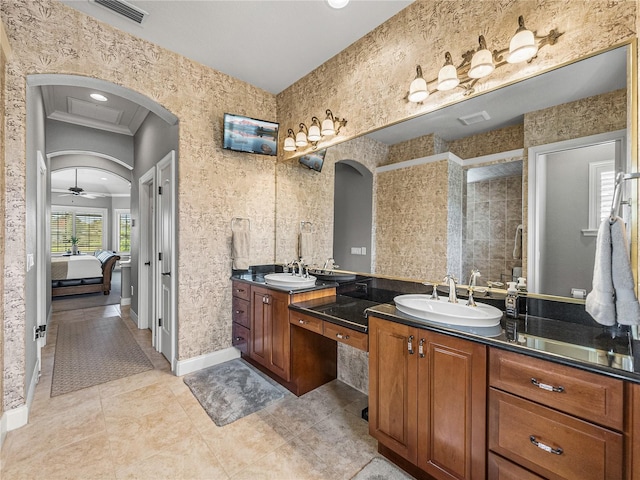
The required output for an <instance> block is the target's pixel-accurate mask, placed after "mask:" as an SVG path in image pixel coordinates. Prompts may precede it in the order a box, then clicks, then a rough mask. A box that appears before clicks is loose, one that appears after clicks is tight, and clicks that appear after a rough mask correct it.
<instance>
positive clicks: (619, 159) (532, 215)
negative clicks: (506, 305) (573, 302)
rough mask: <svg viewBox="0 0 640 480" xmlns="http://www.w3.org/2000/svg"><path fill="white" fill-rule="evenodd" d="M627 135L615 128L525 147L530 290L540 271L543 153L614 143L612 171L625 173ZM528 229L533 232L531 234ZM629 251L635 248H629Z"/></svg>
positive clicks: (534, 287)
mask: <svg viewBox="0 0 640 480" xmlns="http://www.w3.org/2000/svg"><path fill="white" fill-rule="evenodd" d="M628 138H629V136H628V132H627V130H615V131H612V132H606V133H599V134H596V135H589V136H586V137H580V138H573V139H570V140H563V141H560V142H554V143H549V144H546V145H537V146H535V147H530V148H529V149H528V151H527V160H528V164H529V165H528V170H527V182H528V185H529V188H528V193H527V209H528V218H527V272H526V277H527V285H528V288H529V291H530V292H533V293H540V276H539V275H538V274H537V272H538V271H539V267H540V265H539V264H540V251H539V249H540V243H541V239H540V237H541V235H542V229H541V228H540V224H541V223H542V215H543V212H544V207H545V206H544V205H543V204H541V203H540V201H539V199H541V198H544V190H545V188H546V184H545V182H544V181H543V176H544V173H545V168H546V156H547V155H551V154H553V153H558V152H561V151H566V150H575V149H578V148H584V147H590V146H595V145H599V144H603V143H612V142H615V144H616V158H615V170H616V172H620V171H625V172H626V171H628V170H629V168H630V160H629V157H628V153H627V152H629V151H630V150H629V148H628V144H627V142H628ZM623 187H624V184H623ZM623 192H624V190H623ZM626 196H628V195H626ZM622 198H625V196H623V197H622ZM629 230H631V229H629ZM531 232H535V233H534V234H532V233H531ZM628 233H629V232H628ZM632 251H634V250H633V249H632ZM523 273H524V272H523Z"/></svg>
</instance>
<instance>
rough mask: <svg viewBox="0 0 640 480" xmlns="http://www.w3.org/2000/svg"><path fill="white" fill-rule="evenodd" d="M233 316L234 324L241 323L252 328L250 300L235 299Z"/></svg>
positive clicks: (233, 301)
mask: <svg viewBox="0 0 640 480" xmlns="http://www.w3.org/2000/svg"><path fill="white" fill-rule="evenodd" d="M231 303H232V308H233V311H232V315H231V318H232V319H233V321H234V322H236V323H239V324H240V325H242V326H243V327H246V328H250V327H251V323H250V319H249V308H250V302H249V300H243V299H242V298H237V297H233V300H232V302H231Z"/></svg>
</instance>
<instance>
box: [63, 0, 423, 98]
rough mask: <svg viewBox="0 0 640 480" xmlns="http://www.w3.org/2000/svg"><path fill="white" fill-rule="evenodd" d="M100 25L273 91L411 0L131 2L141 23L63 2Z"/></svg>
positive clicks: (83, 2) (80, 0) (81, 0)
mask: <svg viewBox="0 0 640 480" xmlns="http://www.w3.org/2000/svg"><path fill="white" fill-rule="evenodd" d="M61 1H62V3H65V4H67V5H69V6H71V7H73V8H75V9H77V10H80V11H82V12H84V13H86V14H87V15H90V16H92V17H95V18H97V19H98V20H100V21H102V22H105V23H108V24H110V25H112V26H114V27H116V28H118V29H120V30H124V31H125V32H128V33H130V34H132V35H135V36H136V37H139V38H142V39H144V40H148V41H150V42H152V43H155V44H156V45H160V46H162V47H164V48H166V49H168V50H171V51H173V52H176V53H179V54H180V55H183V56H185V57H187V58H190V59H193V60H196V61H197V62H200V63H202V64H204V65H207V66H209V67H211V68H214V69H216V70H218V71H220V72H223V73H226V74H228V75H231V76H232V77H235V78H238V79H240V80H243V81H245V82H248V83H250V84H252V85H255V86H257V87H260V88H262V89H264V90H266V91H268V92H271V93H274V94H275V93H280V92H281V91H282V90H284V89H286V88H287V87H288V86H290V85H291V84H293V83H295V82H296V81H297V80H299V79H300V78H302V77H304V76H305V75H307V74H308V73H309V72H311V71H312V70H314V69H315V68H316V67H318V66H319V65H321V64H323V63H324V62H326V61H327V60H329V59H330V58H331V57H333V56H334V55H336V54H337V53H339V52H341V51H342V50H344V49H345V48H346V47H348V46H349V45H351V44H352V43H353V42H355V41H356V40H358V39H359V38H361V37H363V36H364V35H365V34H367V33H369V32H370V31H371V30H373V29H374V28H376V27H377V26H378V25H380V24H382V23H384V22H385V21H386V20H388V19H389V18H391V17H392V16H394V15H395V14H396V13H398V12H399V11H400V10H402V9H403V8H405V7H406V6H407V5H409V4H411V3H412V1H413V0H351V2H350V3H349V4H348V5H347V6H346V7H344V8H342V9H340V10H335V9H333V8H331V7H329V5H328V4H327V3H326V1H325V0H204V1H202V0H201V1H192V0H164V1H160V0H155V1H148V0H130V1H129V3H131V4H132V5H134V6H136V7H139V8H141V9H142V10H144V11H146V12H147V13H148V14H149V15H148V17H146V18H145V20H144V21H143V22H142V24H140V25H139V24H137V23H135V22H133V21H132V20H129V19H127V18H125V17H122V16H120V15H118V14H116V13H114V12H112V11H110V10H108V9H106V8H104V7H102V6H100V5H98V4H96V3H94V2H91V1H90V0H61Z"/></svg>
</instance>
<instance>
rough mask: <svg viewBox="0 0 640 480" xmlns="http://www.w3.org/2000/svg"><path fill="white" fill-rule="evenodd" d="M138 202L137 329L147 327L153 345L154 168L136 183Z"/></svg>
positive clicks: (154, 290) (154, 291)
mask: <svg viewBox="0 0 640 480" xmlns="http://www.w3.org/2000/svg"><path fill="white" fill-rule="evenodd" d="M138 185H139V189H138V198H139V202H140V255H139V257H138V292H137V294H138V328H148V329H150V330H151V332H152V336H151V343H152V345H153V346H154V347H155V346H156V336H155V330H156V329H155V325H156V321H155V320H154V319H155V318H156V313H155V301H156V290H157V289H156V288H155V282H154V278H155V267H156V262H154V261H153V259H154V258H156V257H157V253H156V250H155V248H156V246H155V238H156V235H155V232H156V222H155V210H156V205H155V199H156V197H155V190H156V167H153V168H151V169H150V170H149V171H148V172H147V173H145V174H144V175H143V176H142V177H140V180H139V182H138Z"/></svg>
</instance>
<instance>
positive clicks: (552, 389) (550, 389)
mask: <svg viewBox="0 0 640 480" xmlns="http://www.w3.org/2000/svg"><path fill="white" fill-rule="evenodd" d="M531 383H532V384H533V385H535V386H536V387H538V388H541V389H542V390H546V391H547V392H557V393H562V392H564V387H563V386H559V387H554V386H553V385H548V384H546V383H540V382H539V381H538V380H536V379H535V378H531Z"/></svg>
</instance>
